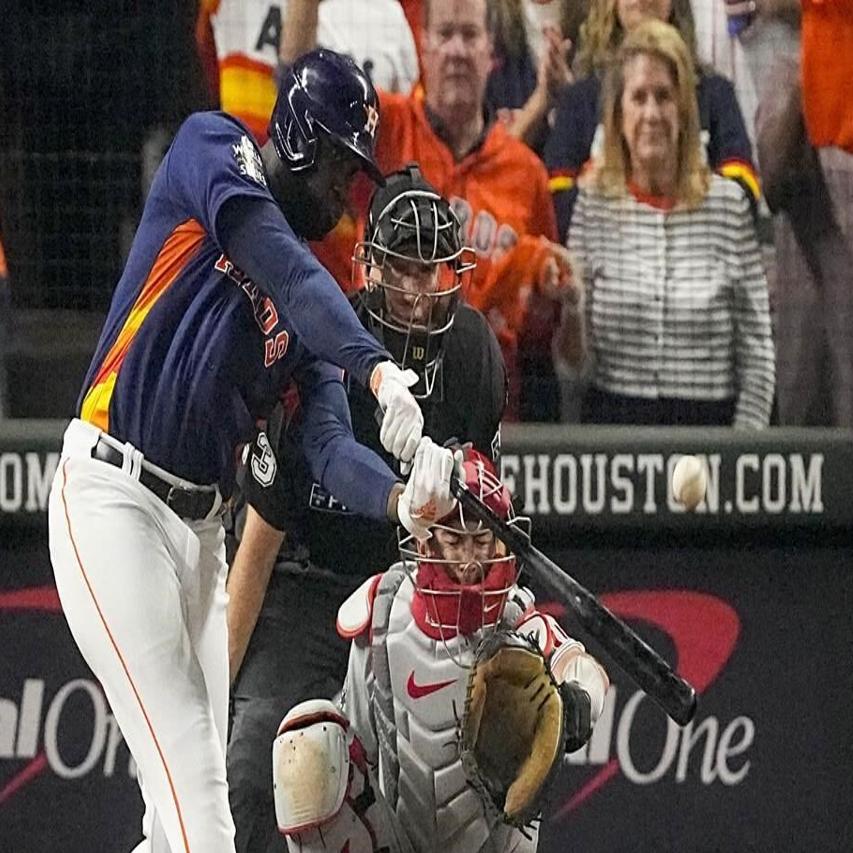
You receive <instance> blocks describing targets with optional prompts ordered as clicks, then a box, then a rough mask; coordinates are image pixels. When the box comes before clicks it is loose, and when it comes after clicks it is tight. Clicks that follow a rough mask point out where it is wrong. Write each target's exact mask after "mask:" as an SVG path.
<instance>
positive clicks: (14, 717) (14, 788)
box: [0, 587, 136, 806]
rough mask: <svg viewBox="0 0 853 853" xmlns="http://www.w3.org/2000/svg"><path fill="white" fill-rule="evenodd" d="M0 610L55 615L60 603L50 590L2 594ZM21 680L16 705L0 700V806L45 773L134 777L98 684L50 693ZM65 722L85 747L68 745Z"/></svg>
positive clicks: (79, 683) (79, 682)
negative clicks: (70, 726)
mask: <svg viewBox="0 0 853 853" xmlns="http://www.w3.org/2000/svg"><path fill="white" fill-rule="evenodd" d="M4 611H5V612H10V611H11V612H22V611H29V612H42V613H45V614H54V613H59V611H60V606H59V599H58V598H57V595H56V590H55V589H54V588H53V587H37V588H32V589H22V590H16V591H10V592H0V612H4ZM22 682H23V687H22V690H21V693H20V701H15V700H13V699H10V698H6V697H0V806H2V805H3V804H4V803H5V802H7V801H9V800H11V799H12V798H13V797H14V796H15V794H17V793H18V791H20V790H21V789H22V788H24V787H25V786H27V785H29V784H30V783H32V782H34V781H35V780H36V779H37V778H39V777H40V776H42V775H43V774H44V773H45V772H48V771H49V772H52V773H53V774H55V775H56V776H58V777H60V778H62V779H72V780H73V779H80V778H82V777H84V776H87V775H89V774H91V773H100V774H102V775H103V776H104V777H112V776H116V775H118V774H119V773H121V774H126V775H127V776H129V777H133V776H135V775H136V769H135V764H134V762H133V759H132V758H130V757H129V755H128V753H127V750H126V748H124V749H123V751H122V752H120V747H123V743H124V739H123V737H122V734H121V731H120V730H119V727H118V724H117V723H116V720H115V717H114V716H113V715H112V712H111V711H110V709H109V706H108V705H107V700H106V698H105V697H104V693H103V691H102V689H101V687H100V685H99V684H97V682H94V681H92V680H91V679H86V678H75V679H72V680H70V681H68V682H66V683H65V684H63V685H62V686H61V687H60V688H59V689H58V690H57V691H56V692H54V693H53V694H50V693H48V691H47V690H46V684H45V682H44V680H43V679H41V678H32V677H22ZM81 717H82V719H81ZM69 723H71V724H73V725H74V726H75V731H78V732H83V733H85V734H83V735H82V737H84V738H88V740H87V741H86V742H85V743H82V744H81V743H79V742H77V741H75V742H74V743H70V742H69V737H68V734H67V733H68V730H69V728H68V727H69ZM81 747H82V749H81Z"/></svg>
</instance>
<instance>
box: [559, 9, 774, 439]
mask: <svg viewBox="0 0 853 853" xmlns="http://www.w3.org/2000/svg"><path fill="white" fill-rule="evenodd" d="M694 67H695V66H694V62H693V60H692V57H691V54H690V51H689V49H688V48H687V46H686V45H685V44H684V42H683V40H682V39H681V38H680V36H679V34H678V32H677V30H675V29H674V28H673V27H671V26H669V25H668V24H664V23H663V22H661V21H656V20H649V21H646V22H644V23H642V24H641V25H639V26H638V27H636V28H635V29H633V31H632V32H631V33H630V34H629V35H628V36H627V37H626V39H625V41H624V42H623V44H622V46H621V48H620V50H619V52H618V57H617V61H616V63H615V65H614V67H613V68H612V69H611V70H610V71H609V73H608V79H607V87H606V93H605V100H604V111H603V118H604V144H603V153H602V157H601V159H600V160H599V161H597V162H596V163H595V165H594V167H593V168H592V169H591V170H590V172H589V173H588V174H587V175H585V176H584V177H583V179H582V187H583V188H582V190H581V192H580V194H579V197H578V203H577V207H576V210H575V214H574V217H573V219H572V225H571V229H570V234H569V247H570V249H571V250H572V251H573V252H574V253H575V254H576V256H577V259H578V264H579V267H580V268H581V269H582V270H583V276H582V277H583V284H584V287H583V299H582V300H581V302H580V303H579V308H578V310H577V311H576V312H575V315H574V316H575V327H574V329H569V330H568V333H569V335H570V337H571V339H573V340H575V341H581V342H583V345H582V346H578V347H577V348H576V352H575V353H574V354H573V357H571V358H569V359H567V362H568V363H567V367H569V368H570V369H573V370H575V371H581V372H584V373H585V374H586V375H587V377H588V379H589V381H590V386H589V389H588V392H587V395H586V397H585V399H584V404H583V413H582V419H583V420H584V421H586V422H590V423H626V424H668V425H674V424H717V425H724V424H732V425H734V426H736V427H763V426H766V425H767V423H768V421H769V418H770V410H771V406H772V402H773V391H774V359H773V343H772V340H771V333H770V314H769V307H768V298H767V283H766V280H765V277H764V271H763V268H762V265H761V257H760V255H759V251H758V244H757V241H756V236H755V227H754V221H753V217H752V215H751V212H750V205H749V201H748V200H747V198H746V196H745V194H744V191H743V189H742V187H741V186H740V185H738V184H737V183H735V182H733V181H729V180H726V179H724V178H722V177H721V176H719V175H717V174H713V173H711V172H710V170H709V168H708V167H707V165H706V164H705V163H704V162H703V161H702V158H701V153H700V146H699V116H698V110H697V105H696V98H695V95H694V92H695V85H696V78H695V73H694ZM581 305H582V306H583V307H580V306H581Z"/></svg>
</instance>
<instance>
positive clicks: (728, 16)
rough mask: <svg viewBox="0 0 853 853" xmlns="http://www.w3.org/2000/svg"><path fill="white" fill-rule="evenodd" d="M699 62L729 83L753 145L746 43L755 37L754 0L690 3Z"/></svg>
mask: <svg viewBox="0 0 853 853" xmlns="http://www.w3.org/2000/svg"><path fill="white" fill-rule="evenodd" d="M690 5H691V7H692V10H693V20H694V21H695V23H696V52H697V55H698V57H699V62H700V63H702V64H703V65H705V66H706V67H708V68H713V69H714V71H716V72H717V74H720V75H722V76H723V77H725V78H726V79H727V80H731V82H732V85H733V86H734V90H735V95H736V97H737V102H738V105H739V106H740V111H741V114H742V115H743V118H744V124H745V125H746V130H747V133H748V134H749V139H750V142H752V143H753V144H754V143H755V110H756V108H757V106H758V99H757V94H756V87H755V79H754V75H753V73H752V68H751V64H750V58H749V47H750V45H749V42H750V40H751V39H752V38H753V37H754V36H756V35H757V32H756V28H755V27H754V26H753V24H754V23H755V21H756V14H755V3H754V2H753V0H690Z"/></svg>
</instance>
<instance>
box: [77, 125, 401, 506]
mask: <svg viewBox="0 0 853 853" xmlns="http://www.w3.org/2000/svg"><path fill="white" fill-rule="evenodd" d="M236 198H239V199H240V200H241V204H243V205H244V207H241V208H240V210H241V211H243V210H244V208H245V209H246V210H249V211H250V212H252V214H253V215H254V214H256V213H257V214H258V215H259V217H260V218H259V219H258V220H257V221H258V222H259V223H260V224H261V225H262V226H263V228H262V233H261V234H259V235H258V236H257V240H256V241H252V245H242V244H238V243H237V242H235V240H234V239H231V235H230V234H229V233H227V231H226V229H227V222H228V220H229V217H222V216H220V212H221V211H222V210H223V207H224V206H226V203H228V202H229V201H231V200H233V199H236ZM223 220H225V224H223ZM233 230H235V231H236V229H233ZM229 240H230V242H229ZM242 242H243V243H247V242H249V241H246V240H245V239H243V240H242ZM262 243H264V244H265V246H264V247H262V246H261V244H262ZM229 245H230V246H231V248H232V250H233V253H237V251H238V249H239V250H240V256H241V257H247V258H252V261H250V262H249V263H254V259H255V257H256V256H258V257H262V256H263V254H264V252H263V251H262V249H265V250H266V252H267V255H269V256H273V255H274V260H273V261H272V262H271V263H270V264H269V265H268V267H266V268H264V272H265V273H267V272H269V274H268V275H265V276H264V277H265V278H267V279H268V280H267V281H264V282H259V281H257V275H256V280H254V281H253V280H250V279H249V278H248V277H247V275H246V274H244V272H242V271H241V270H240V269H238V268H237V267H236V266H235V264H234V263H232V260H231V259H230V258H229V255H228V253H227V251H226V246H229ZM259 268H260V267H259ZM259 284H263V286H259ZM288 288H289V289H288ZM312 288H313V290H312ZM330 289H331V292H330ZM312 300H314V302H312ZM319 300H325V301H326V302H327V303H329V306H328V307H329V311H328V312H327V313H326V314H325V315H324V314H323V311H322V310H319V311H318V310H316V309H317V306H316V304H315V302H316V301H319ZM337 300H340V303H341V304H343V308H344V309H345V311H344V313H343V314H341V307H340V304H339V303H338V301H337ZM324 307H325V303H324V304H323V305H322V306H321V308H324ZM295 308H298V309H299V310H298V311H297V310H294V309H295ZM288 309H290V314H291V316H288ZM332 309H334V310H332ZM312 311H313V313H312ZM347 313H348V314H349V315H350V317H347V316H345V315H346V314H347ZM306 318H307V319H306ZM318 318H324V320H325V322H324V323H323V324H320V323H318V322H317V320H318ZM300 323H301V325H300ZM336 323H339V325H340V328H339V329H338V330H337V331H334V330H333V329H332V328H331V327H332V326H333V325H335V324H336ZM297 326H299V327H300V329H301V332H302V334H301V336H300V334H299V332H298V331H297ZM338 333H339V334H340V341H339V343H338V344H337V345H335V344H333V345H332V351H333V352H332V354H333V355H338V356H339V358H338V364H343V362H345V361H347V359H348V358H352V359H354V361H353V364H357V368H356V371H357V374H358V373H361V376H360V379H361V381H365V380H366V377H367V374H368V372H369V371H368V369H367V368H368V367H370V366H372V365H373V364H375V363H377V362H378V361H380V360H382V359H384V358H387V357H388V356H387V354H386V353H385V352H384V350H382V348H381V347H380V346H379V345H378V344H377V343H376V341H375V340H374V339H373V338H372V337H371V336H370V335H369V334H367V333H365V332H364V330H363V329H362V327H361V324H360V323H359V322H358V320H357V319H356V317H355V315H354V314H353V313H352V312H351V311H350V309H349V306H348V305H346V300H345V297H344V296H343V294H341V293H340V291H339V289H338V288H337V287H336V286H335V285H334V282H333V281H332V280H331V278H330V277H329V276H328V273H326V271H325V270H324V269H323V268H322V267H321V266H320V264H319V262H318V261H317V260H316V259H315V258H314V256H313V255H312V254H311V253H310V251H309V249H308V248H307V247H306V246H305V245H304V243H303V242H302V241H301V240H299V239H298V238H297V236H296V235H295V234H294V232H293V231H292V230H291V228H290V227H289V225H288V224H287V221H286V220H285V218H284V216H283V214H282V213H281V210H280V208H279V207H278V206H277V205H276V204H275V201H274V199H273V197H272V195H271V193H270V191H269V188H268V186H267V176H266V174H265V171H264V167H263V163H262V160H261V155H260V152H259V150H258V148H257V147H256V145H255V143H254V142H253V141H252V139H251V136H250V134H249V132H248V131H247V130H246V129H245V128H244V127H243V125H242V124H240V123H239V122H238V121H237V120H236V119H233V118H232V117H230V116H227V115H226V114H224V113H198V114H196V115H194V116H191V117H190V118H189V119H187V121H186V122H185V123H184V125H183V126H182V127H181V129H180V130H179V131H178V134H177V136H176V137H175V140H174V142H173V143H172V146H171V148H170V149H169V152H168V153H167V155H166V157H165V159H164V161H163V163H162V164H161V166H160V169H159V170H158V172H157V174H156V176H155V179H154V182H153V184H152V187H151V192H150V195H149V197H148V200H147V202H146V205H145V210H144V212H143V215H142V220H141V222H140V225H139V229H138V231H137V233H136V237H135V239H134V243H133V247H132V249H131V252H130V256H129V258H128V261H127V266H126V268H125V270H124V273H123V275H122V277H121V280H120V281H119V283H118V286H117V288H116V291H115V294H114V296H113V300H112V305H111V307H110V311H109V315H108V317H107V321H106V324H105V327H104V330H103V332H102V334H101V339H100V341H99V343H98V348H97V351H96V353H95V356H94V359H93V361H92V364H91V366H90V368H89V372H88V374H87V376H86V380H85V385H84V388H83V391H82V393H81V396H80V401H79V404H78V414H79V416H80V417H81V418H82V419H84V420H86V421H89V422H91V423H93V424H95V425H96V426H98V427H99V428H100V429H102V430H104V431H105V432H109V433H110V434H111V435H113V436H115V437H116V438H118V439H120V440H122V441H128V442H130V443H131V444H133V445H134V446H135V447H137V448H138V449H139V450H141V451H142V452H143V453H144V455H145V456H146V458H148V459H150V460H151V461H152V462H154V463H155V464H157V465H159V466H161V467H163V468H165V469H166V470H168V471H170V472H172V473H174V474H176V475H178V476H181V477H184V478H185V479H187V480H190V481H191V482H195V483H199V484H203V483H216V482H218V483H219V484H220V486H221V488H222V489H223V492H224V493H226V494H227V493H229V492H230V490H231V486H232V483H233V473H234V465H235V458H234V455H235V453H234V452H235V447H236V446H237V445H239V444H242V443H245V442H247V441H250V440H251V439H252V438H253V437H254V435H255V433H256V422H257V420H258V419H260V418H264V417H266V416H267V415H268V414H269V412H270V411H271V409H272V408H273V406H274V405H275V403H276V402H277V400H278V399H279V397H280V394H281V391H282V389H283V388H284V387H285V385H286V384H287V382H288V380H289V378H290V377H291V376H292V377H294V378H295V379H296V380H297V382H298V383H299V385H300V389H301V391H302V395H303V400H304V399H306V398H311V395H312V393H315V392H316V394H317V395H319V397H318V400H319V403H318V406H319V407H320V408H321V409H322V407H324V406H325V407H326V408H327V409H328V411H327V412H325V413H322V412H321V414H327V415H329V416H330V417H333V418H334V417H335V416H337V415H342V418H343V421H344V423H345V426H346V428H347V429H348V428H349V427H348V415H347V413H346V398H345V395H344V394H343V389H342V387H341V389H340V394H338V391H337V390H335V389H333V388H331V386H333V385H334V384H336V383H337V384H338V385H339V384H340V377H341V371H340V370H339V369H338V368H336V367H333V366H332V365H331V364H328V363H326V362H323V361H319V360H318V359H317V358H315V357H314V355H312V354H311V353H309V352H308V351H307V349H306V346H305V343H304V342H305V340H314V341H315V342H316V343H318V344H320V345H321V346H320V348H319V349H318V347H316V346H312V352H314V353H318V354H320V355H323V356H324V357H327V353H328V352H329V350H328V345H329V338H330V337H332V338H333V337H334V336H335V335H336V334H338ZM335 346H337V350H335ZM323 347H326V352H324V351H323ZM344 366H347V367H349V368H350V369H352V367H351V366H350V365H349V364H345V365H344ZM329 393H331V394H332V397H333V398H334V399H333V400H332V401H331V402H330V401H329V400H328V399H326V398H325V397H324V395H328V394H329ZM341 409H343V412H341V411H340V410H341ZM350 437H351V433H350ZM324 440H325V439H324ZM309 443H310V442H309Z"/></svg>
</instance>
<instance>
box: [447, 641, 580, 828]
mask: <svg viewBox="0 0 853 853" xmlns="http://www.w3.org/2000/svg"><path fill="white" fill-rule="evenodd" d="M563 726H564V720H563V697H562V695H561V693H560V689H559V687H558V686H557V684H556V683H555V681H554V679H553V677H552V675H551V671H550V669H549V667H548V663H547V661H546V660H545V658H544V657H543V655H542V651H541V649H540V648H539V646H538V645H537V644H536V643H535V642H533V640H531V639H528V638H527V637H524V636H523V635H521V634H518V633H515V632H508V631H495V632H493V633H491V634H489V636H488V637H486V638H485V639H484V640H483V641H482V642H481V643H480V645H479V647H478V648H477V651H476V654H475V659H474V665H473V667H472V669H471V673H470V675H469V677H468V696H467V699H466V702H465V713H464V715H463V717H462V733H461V758H462V767H463V769H464V770H465V775H466V776H467V778H468V781H469V782H470V783H471V784H472V785H473V786H474V788H475V789H476V790H477V791H478V792H479V793H480V795H481V796H482V797H483V799H484V801H485V802H486V803H487V804H491V805H493V806H494V808H495V809H496V810H497V812H498V813H499V815H500V817H501V819H502V820H503V821H504V822H506V823H508V824H511V825H512V826H517V827H521V826H524V825H525V824H527V823H529V822H530V821H531V820H533V819H535V818H536V817H538V815H539V812H540V811H541V809H542V804H543V803H542V801H543V795H544V793H545V791H546V789H547V787H548V784H549V782H550V781H551V780H552V778H553V776H554V774H555V772H556V771H557V770H558V769H559V767H560V765H561V762H562V758H563V751H564V746H565V736H564V731H563Z"/></svg>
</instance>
